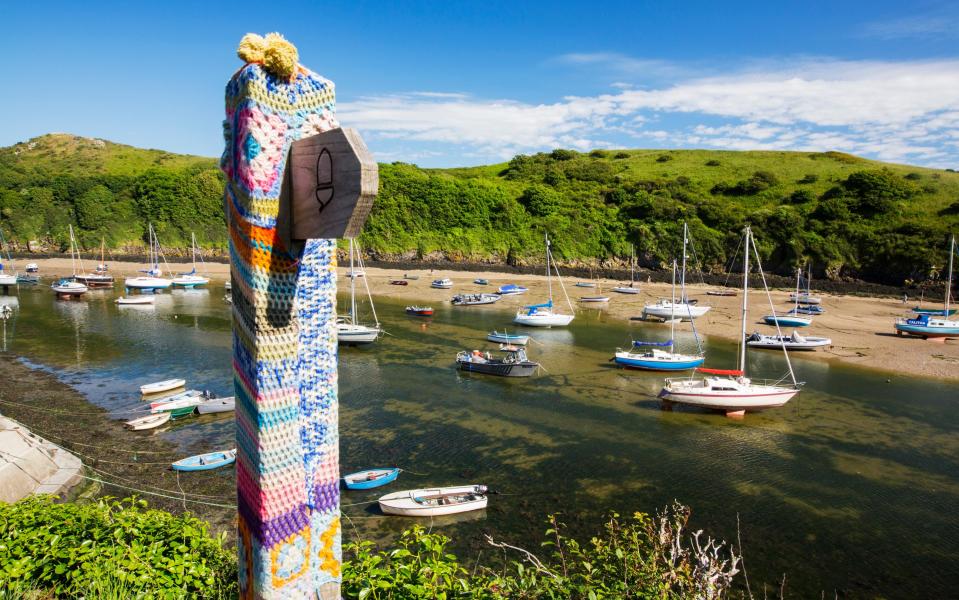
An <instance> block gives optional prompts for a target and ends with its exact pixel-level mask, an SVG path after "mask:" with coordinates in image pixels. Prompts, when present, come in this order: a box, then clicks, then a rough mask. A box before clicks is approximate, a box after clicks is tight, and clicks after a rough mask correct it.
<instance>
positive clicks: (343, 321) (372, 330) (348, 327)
mask: <svg viewBox="0 0 959 600" xmlns="http://www.w3.org/2000/svg"><path fill="white" fill-rule="evenodd" d="M358 246H359V244H357V243H356V242H354V241H353V240H352V239H351V240H350V273H356V269H355V268H354V257H355V260H356V261H357V262H358V263H359V268H360V270H362V269H363V258H362V257H361V256H360V251H359V248H358ZM362 279H363V285H365V286H366V295H367V297H368V298H369V300H370V309H371V310H372V311H373V321H374V323H375V325H373V326H369V325H363V324H361V323H358V322H357V316H356V315H357V313H356V277H350V314H349V316H345V317H340V318H338V319H337V320H336V335H337V341H338V342H339V343H340V344H348V345H352V344H372V343H373V342H375V341H376V338H378V337H380V333H382V329H381V328H380V322H379V320H378V319H377V318H376V308H375V307H374V306H373V296H372V294H370V286H369V284H368V283H367V281H366V279H367V278H366V277H363V278H362Z"/></svg>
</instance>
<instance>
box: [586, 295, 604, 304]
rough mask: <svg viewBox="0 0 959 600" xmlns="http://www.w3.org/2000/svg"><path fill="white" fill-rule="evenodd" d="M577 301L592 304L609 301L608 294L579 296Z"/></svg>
mask: <svg viewBox="0 0 959 600" xmlns="http://www.w3.org/2000/svg"><path fill="white" fill-rule="evenodd" d="M579 301H580V302H587V303H593V304H605V303H607V302H609V296H580V297H579Z"/></svg>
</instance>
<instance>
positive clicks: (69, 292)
mask: <svg viewBox="0 0 959 600" xmlns="http://www.w3.org/2000/svg"><path fill="white" fill-rule="evenodd" d="M50 289H51V290H53V291H54V293H55V294H56V295H57V296H61V297H64V298H66V297H70V298H78V297H80V296H82V295H83V294H86V293H87V289H88V288H87V286H85V285H83V284H82V283H80V282H79V281H74V280H72V279H61V280H59V281H57V282H56V283H54V284H53V285H51V286H50Z"/></svg>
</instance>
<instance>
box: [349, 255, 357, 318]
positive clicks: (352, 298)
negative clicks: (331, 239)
mask: <svg viewBox="0 0 959 600" xmlns="http://www.w3.org/2000/svg"><path fill="white" fill-rule="evenodd" d="M350 323H352V324H353V325H356V271H355V270H354V266H353V239H352V238H351V239H350Z"/></svg>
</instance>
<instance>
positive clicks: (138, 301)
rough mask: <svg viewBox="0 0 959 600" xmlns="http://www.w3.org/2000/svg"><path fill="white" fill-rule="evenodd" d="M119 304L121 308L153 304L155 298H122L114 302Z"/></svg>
mask: <svg viewBox="0 0 959 600" xmlns="http://www.w3.org/2000/svg"><path fill="white" fill-rule="evenodd" d="M114 302H116V303H117V304H119V305H121V306H127V305H130V304H153V302H154V297H153V296H126V297H124V296H120V297H119V298H117V299H116V300H114Z"/></svg>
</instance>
